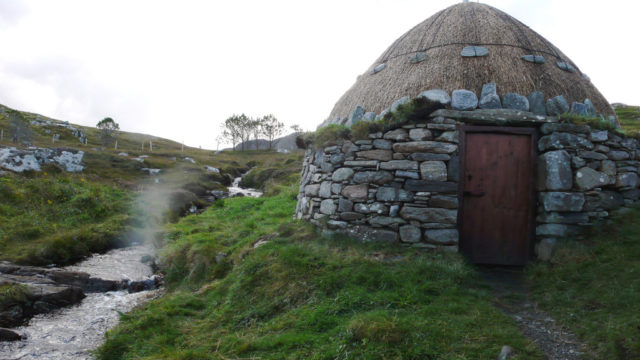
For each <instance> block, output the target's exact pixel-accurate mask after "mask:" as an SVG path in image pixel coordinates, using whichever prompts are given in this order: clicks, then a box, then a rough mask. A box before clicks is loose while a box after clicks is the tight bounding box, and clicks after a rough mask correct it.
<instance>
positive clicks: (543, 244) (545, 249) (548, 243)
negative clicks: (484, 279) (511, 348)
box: [505, 238, 557, 359]
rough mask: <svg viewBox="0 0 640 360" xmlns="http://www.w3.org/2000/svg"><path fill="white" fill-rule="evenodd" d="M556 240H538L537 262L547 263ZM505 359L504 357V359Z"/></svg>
mask: <svg viewBox="0 0 640 360" xmlns="http://www.w3.org/2000/svg"><path fill="white" fill-rule="evenodd" d="M556 243H557V240H556V239H555V238H544V239H542V240H540V243H538V245H537V247H536V249H537V253H538V260H540V261H549V260H551V257H552V256H553V251H554V250H555V247H556ZM505 359H506V357H505Z"/></svg>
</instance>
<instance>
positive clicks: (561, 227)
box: [536, 224, 580, 237]
mask: <svg viewBox="0 0 640 360" xmlns="http://www.w3.org/2000/svg"><path fill="white" fill-rule="evenodd" d="M579 232H580V227H578V226H575V225H565V224H542V225H538V226H537V227H536V236H552V237H566V236H569V235H575V234H577V233H579Z"/></svg>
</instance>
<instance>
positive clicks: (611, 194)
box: [584, 191, 624, 211]
mask: <svg viewBox="0 0 640 360" xmlns="http://www.w3.org/2000/svg"><path fill="white" fill-rule="evenodd" d="M585 199H586V201H585V205H584V210H585V211H594V210H599V209H602V210H616V209H619V208H620V207H622V206H624V196H623V195H622V194H620V193H618V192H615V191H600V192H599V193H597V194H596V195H588V196H586V198H585Z"/></svg>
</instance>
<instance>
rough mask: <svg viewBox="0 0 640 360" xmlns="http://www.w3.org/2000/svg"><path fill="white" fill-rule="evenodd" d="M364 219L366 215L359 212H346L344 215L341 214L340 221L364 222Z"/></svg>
mask: <svg viewBox="0 0 640 360" xmlns="http://www.w3.org/2000/svg"><path fill="white" fill-rule="evenodd" d="M363 218H364V215H363V214H360V213H357V212H352V211H345V212H343V213H340V219H342V220H345V221H355V220H362V219H363Z"/></svg>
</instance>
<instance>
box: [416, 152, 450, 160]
mask: <svg viewBox="0 0 640 360" xmlns="http://www.w3.org/2000/svg"><path fill="white" fill-rule="evenodd" d="M409 159H411V160H415V161H447V160H450V159H451V156H450V155H447V154H429V153H413V154H411V155H409Z"/></svg>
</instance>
